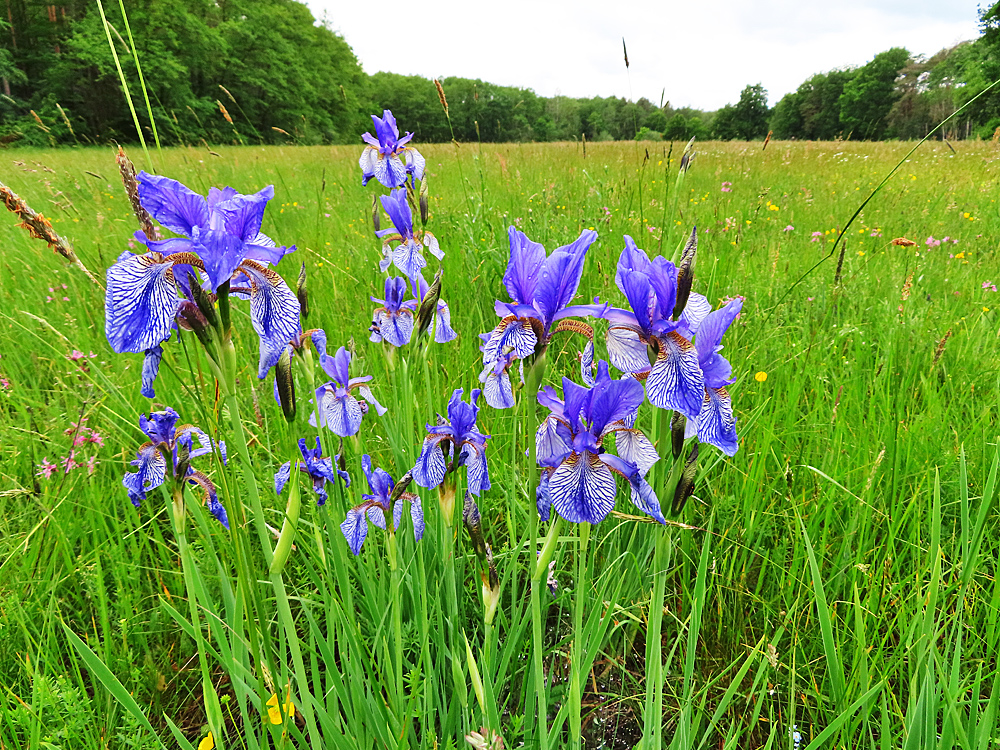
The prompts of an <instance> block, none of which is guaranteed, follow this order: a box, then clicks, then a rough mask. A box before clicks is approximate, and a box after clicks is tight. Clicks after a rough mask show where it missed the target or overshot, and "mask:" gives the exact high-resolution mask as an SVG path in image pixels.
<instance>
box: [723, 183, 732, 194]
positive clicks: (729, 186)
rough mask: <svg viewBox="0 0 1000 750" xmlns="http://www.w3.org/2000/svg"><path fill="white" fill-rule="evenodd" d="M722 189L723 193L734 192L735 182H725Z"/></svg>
mask: <svg viewBox="0 0 1000 750" xmlns="http://www.w3.org/2000/svg"><path fill="white" fill-rule="evenodd" d="M721 190H722V192H723V193H731V192H733V183H731V182H723V183H722V188H721Z"/></svg>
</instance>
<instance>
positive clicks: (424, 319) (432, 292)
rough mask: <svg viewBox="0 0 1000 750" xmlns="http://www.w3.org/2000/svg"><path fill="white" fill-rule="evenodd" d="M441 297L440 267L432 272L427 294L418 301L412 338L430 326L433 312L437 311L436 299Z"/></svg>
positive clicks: (418, 336) (416, 337)
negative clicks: (434, 272)
mask: <svg viewBox="0 0 1000 750" xmlns="http://www.w3.org/2000/svg"><path fill="white" fill-rule="evenodd" d="M439 299H441V269H440V268H439V269H438V272H437V273H436V274H434V283H432V284H431V286H430V288H429V289H428V290H427V294H425V295H424V299H423V301H422V302H421V303H420V307H419V308H418V309H417V316H416V320H415V321H414V324H415V325H414V327H415V328H416V329H417V330H416V335H414V337H413V340H414V341H416V340H417V339H419V338H420V337H421V336H423V335H424V333H425V332H426V331H427V329H428V328H430V325H431V321H432V320H434V314H435V313H436V312H437V306H438V300H439Z"/></svg>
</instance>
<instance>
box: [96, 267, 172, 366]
mask: <svg viewBox="0 0 1000 750" xmlns="http://www.w3.org/2000/svg"><path fill="white" fill-rule="evenodd" d="M171 265H172V264H171V262H170V261H169V260H161V259H160V258H159V257H158V255H155V254H152V253H149V254H147V255H130V256H126V257H123V258H120V259H119V260H118V262H116V263H115V264H114V265H113V266H111V268H109V269H108V274H107V280H108V288H107V292H106V294H105V297H104V313H105V318H104V333H105V335H106V336H107V338H108V343H109V344H111V348H112V349H114V350H115V351H116V352H118V353H119V354H121V353H122V352H143V351H146V350H147V349H152V348H153V347H154V346H157V345H158V344H161V343H163V342H164V341H166V340H167V337H168V336H169V335H170V329H171V326H172V325H173V321H174V315H175V314H176V313H177V308H178V306H179V305H180V297H179V296H178V294H177V288H176V287H175V286H174V279H173V274H172V273H171Z"/></svg>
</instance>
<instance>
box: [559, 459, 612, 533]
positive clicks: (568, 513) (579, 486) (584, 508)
mask: <svg viewBox="0 0 1000 750" xmlns="http://www.w3.org/2000/svg"><path fill="white" fill-rule="evenodd" d="M616 489H617V488H616V485H615V477H614V474H612V473H611V470H610V469H609V468H608V467H607V465H606V464H605V463H604V462H602V461H601V460H600V459H599V458H598V456H596V455H594V454H593V453H590V452H584V453H583V454H578V453H574V454H572V455H571V456H569V457H568V458H567V459H566V460H565V461H563V462H562V463H561V464H559V466H558V467H557V468H556V470H555V471H554V472H553V473H552V476H551V477H550V478H549V494H550V495H551V497H552V506H553V507H554V508H555V509H556V512H557V513H558V514H559V515H560V516H562V517H563V518H565V519H566V520H567V521H570V522H572V523H600V522H601V521H602V520H604V518H605V516H607V515H608V513H610V512H611V509H612V508H613V507H614V506H615V492H616Z"/></svg>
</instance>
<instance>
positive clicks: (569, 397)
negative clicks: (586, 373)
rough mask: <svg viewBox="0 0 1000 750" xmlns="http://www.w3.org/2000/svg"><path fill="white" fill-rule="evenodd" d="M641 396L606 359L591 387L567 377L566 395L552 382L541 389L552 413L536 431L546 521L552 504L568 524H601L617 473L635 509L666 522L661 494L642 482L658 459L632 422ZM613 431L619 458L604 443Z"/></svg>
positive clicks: (612, 499) (541, 509)
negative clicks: (611, 369) (614, 374)
mask: <svg viewBox="0 0 1000 750" xmlns="http://www.w3.org/2000/svg"><path fill="white" fill-rule="evenodd" d="M642 401H643V392H642V385H641V384H640V383H639V382H638V381H636V380H634V379H632V378H622V379H621V380H612V379H611V376H610V375H609V374H608V364H607V362H604V361H603V360H602V361H601V362H599V363H598V366H597V378H596V382H595V384H594V385H593V386H592V387H590V388H585V387H583V386H580V385H577V384H576V383H574V382H573V381H571V380H569V379H568V378H563V398H562V399H560V398H559V397H558V396H557V394H556V392H555V389H553V388H552V387H551V386H546V387H545V388H543V389H542V390H541V391H539V393H538V403H540V404H541V405H542V406H545V407H547V408H548V409H549V410H550V411H551V414H550V415H549V416H548V417H546V419H545V421H544V422H543V423H542V425H541V426H540V427H539V428H538V431H537V433H536V434H535V446H536V449H537V452H536V455H537V460H538V464H539V465H540V466H542V467H543V472H542V478H541V482H540V483H539V486H538V492H537V498H536V500H537V502H538V512H539V514H540V515H541V516H542V518H543V520H547V519H548V517H549V509H550V507H554V508H555V510H556V512H557V513H558V514H559V515H560V516H562V517H563V518H565V519H566V520H567V521H572V522H574V523H581V522H586V523H598V522H600V521H601V520H603V519H604V518H605V517H606V516H607V515H608V513H610V512H611V509H612V508H613V507H614V505H615V493H616V491H617V483H616V481H615V474H617V475H619V476H621V477H624V478H625V479H626V480H628V483H629V486H630V488H631V500H632V503H633V504H634V505H635V507H637V508H638V509H639V510H641V511H642V512H643V513H645V514H646V515H649V516H652V517H653V518H655V519H656V520H657V521H659V522H660V523H665V520H664V518H663V513H662V512H661V511H660V503H659V500H657V497H656V493H655V492H654V491H653V488H652V487H651V486H650V485H649V483H648V482H647V481H646V479H645V476H646V473H647V472H648V471H649V469H650V468H651V467H652V466H653V464H654V463H656V461H657V460H659V456H658V455H657V453H656V449H655V448H654V447H653V444H652V443H651V442H650V441H649V439H648V438H647V437H646V436H645V435H644V434H643V433H642V432H641V431H639V430H637V429H635V428H634V427H633V426H632V425H633V423H634V420H635V415H636V412H637V411H638V409H639V405H640V404H641V403H642ZM612 435H614V437H615V448H616V451H617V453H618V455H617V456H615V455H612V454H611V453H608V452H607V449H606V448H605V447H604V445H603V443H604V441H605V440H606V439H607V438H608V437H610V436H612Z"/></svg>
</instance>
